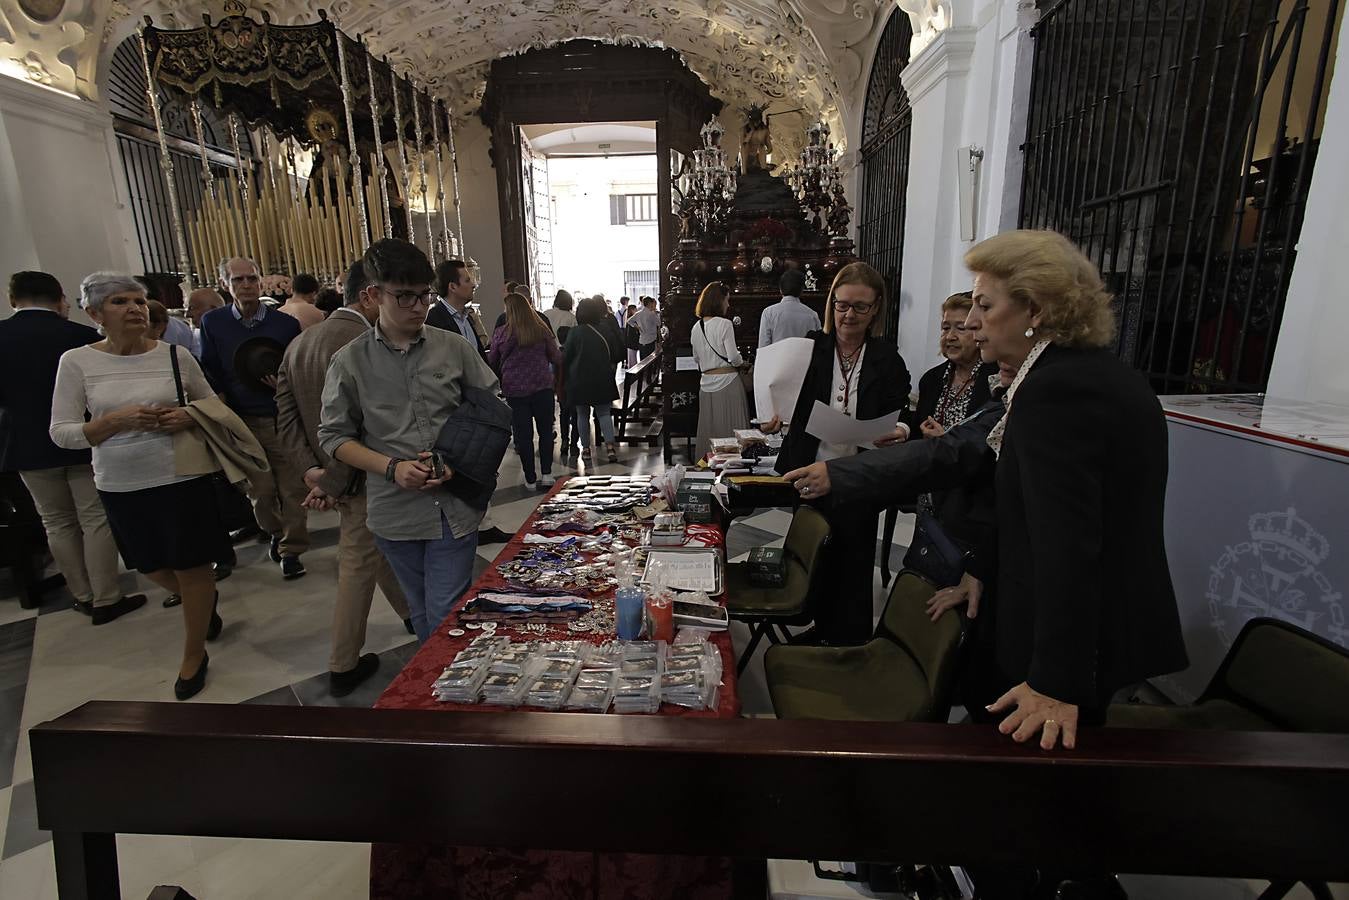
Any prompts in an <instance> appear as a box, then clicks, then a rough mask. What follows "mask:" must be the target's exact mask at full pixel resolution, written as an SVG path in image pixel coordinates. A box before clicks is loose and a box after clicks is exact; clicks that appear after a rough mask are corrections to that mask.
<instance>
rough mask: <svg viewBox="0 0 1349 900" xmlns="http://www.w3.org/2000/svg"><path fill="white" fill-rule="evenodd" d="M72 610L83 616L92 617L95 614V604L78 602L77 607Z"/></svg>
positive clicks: (87, 601) (76, 602)
mask: <svg viewBox="0 0 1349 900" xmlns="http://www.w3.org/2000/svg"><path fill="white" fill-rule="evenodd" d="M71 609H73V610H75V612H77V613H79V614H80V615H82V616H92V615H93V614H94V604H93V602H92V601H89V600H76V601H75V605H74V606H73V607H71Z"/></svg>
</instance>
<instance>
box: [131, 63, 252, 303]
mask: <svg viewBox="0 0 1349 900" xmlns="http://www.w3.org/2000/svg"><path fill="white" fill-rule="evenodd" d="M108 102H109V105H110V107H111V109H112V113H113V130H114V131H116V132H117V149H118V153H119V156H120V157H121V160H122V170H123V171H124V172H125V174H126V180H127V191H128V195H129V196H130V198H131V211H132V218H133V219H134V220H135V224H136V239H137V242H138V244H139V246H140V251H141V264H142V265H143V266H144V267H145V271H146V272H177V271H178V252H177V249H176V245H175V243H174V239H173V224H172V220H171V217H170V214H169V199H168V193H167V191H166V189H165V185H164V173H163V171H162V169H161V168H160V158H159V145H158V143H157V142H156V141H155V139H154V121H153V118H152V116H151V113H150V105H149V101H148V99H147V98H146V94H145V69H144V68H143V65H142V62H141V56H140V44H139V38H137V37H135V36H132V37H129V38H127V39H126V40H124V41H123V42H122V43H121V44H120V45H119V46H118V48H117V50H116V51H114V52H113V56H112V60H111V62H110V64H109V68H108ZM159 104H160V109H161V112H162V115H163V120H164V133H165V134H166V135H168V136H169V138H170V143H171V149H170V151H169V155H170V156H171V157H172V159H173V174H174V183H175V184H176V185H177V194H178V202H179V203H180V204H181V209H182V211H183V213H184V215H186V214H187V213H188V212H192V211H196V210H198V209H200V208H201V205H202V197H203V196H204V194H205V184H204V180H203V178H202V174H201V156H200V154H199V153H197V152H196V149H195V148H196V135H195V133H194V130H193V127H192V119H191V115H190V113H189V111H188V108H187V106H185V105H184V104H183V103H181V102H180V101H179V100H178V99H177V98H175V97H173V96H171V95H170V94H167V93H166V92H164V91H162V90H161V91H160V92H159ZM228 127H229V126H228V125H227V124H226V122H225V121H223V120H222V119H221V117H220V116H219V115H217V114H216V112H215V110H213V109H212V108H211V107H210V106H209V105H207V104H203V105H202V135H203V137H204V138H205V139H206V146H207V148H208V150H209V151H211V162H210V167H211V171H212V172H213V173H214V174H215V177H216V178H217V179H226V178H228V177H229V173H230V172H232V171H235V167H234V166H233V165H229V164H227V163H225V162H224V161H223V160H222V157H228V158H230V159H232V158H233V154H234V151H233V149H231V148H229V146H228V145H229V132H228V130H227V129H228ZM239 149H240V152H242V153H243V154H244V156H245V158H246V159H252V155H253V152H252V151H253V148H252V141H251V138H250V136H249V134H248V132H247V130H246V129H240V131H239ZM199 275H200V276H203V277H207V278H209V277H210V273H199Z"/></svg>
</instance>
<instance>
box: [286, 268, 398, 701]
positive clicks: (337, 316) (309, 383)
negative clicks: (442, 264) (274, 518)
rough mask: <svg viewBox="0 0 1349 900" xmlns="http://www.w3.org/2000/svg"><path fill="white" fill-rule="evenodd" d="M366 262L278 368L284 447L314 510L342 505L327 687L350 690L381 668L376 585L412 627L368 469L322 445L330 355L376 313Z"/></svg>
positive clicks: (365, 326) (368, 325) (365, 327)
mask: <svg viewBox="0 0 1349 900" xmlns="http://www.w3.org/2000/svg"><path fill="white" fill-rule="evenodd" d="M368 284H369V282H368V281H367V280H366V277H365V266H364V263H363V262H362V261H360V260H357V261H356V262H355V264H353V265H352V267H351V269H350V270H349V271H348V272H347V277H346V279H345V281H344V282H343V293H344V295H345V297H344V299H345V301H346V305H345V306H344V307H343V308H341V309H339V310H336V311H335V312H333V314H332V315H331V316H329V317H328V318H326V319H324V320H323V321H322V322H319V323H318V324H317V325H314V326H312V327H311V328H308V329H306V330H305V331H304V332H302V333H301V334H300V336H299V337H297V338H296V339H295V340H293V341H291V343H290V346H288V347H287V348H286V355H285V357H284V358H283V359H282V361H281V368H280V369H278V370H277V374H276V381H277V384H276V407H277V433H278V436H279V437H280V439H281V443H282V446H283V447H284V448H285V450H286V454H287V455H288V456H289V457H290V458H291V459H293V460H295V461H296V468H297V469H303V470H304V481H305V485H306V486H307V487H308V488H309V495H308V496H307V497H306V498H305V501H304V505H305V506H306V507H307V508H309V509H327V508H330V507H332V506H334V505H336V506H337V509H338V512H339V516H340V519H339V521H340V526H339V531H338V538H337V597H336V600H335V602H334V605H333V649H332V654H331V656H330V657H329V659H328V689H329V691H331V692H332V694H333V696H335V697H343V696H346V695H347V694H350V693H351V692H352V690H354V689H355V687H356V686H357V685H358V684H360V683H361V682H362V681H364V680H366V679H367V678H369V677H370V676H371V675H373V674H374V673H375V670H377V669H378V668H379V656H378V655H377V654H374V653H366V654H361V648H362V646H363V645H364V644H365V625H366V620H367V619H369V617H370V601H371V599H372V598H373V597H374V594H375V585H376V584H378V585H379V589H380V590H381V591H383V592H384V597H385V599H386V600H388V601H389V605H390V606H392V607H393V610H394V612H395V613H397V614H398V618H400V619H402V620H403V623H404V627H407V628H408V630H409V631H411V630H412V629H411V627H410V625H411V619H410V617H409V613H408V604H407V598H406V597H405V596H404V595H403V589H402V587H401V586H400V585H399V584H398V579H397V578H396V577H395V576H394V574H393V570H392V569H391V568H389V563H388V561H387V560H386V559H385V558H384V557H383V556H382V555H381V554H380V552H379V548H378V547H376V546H375V536H374V535H373V534H371V533H370V529H369V527H368V526H367V525H366V518H365V512H366V507H365V478H364V477H363V475H364V473H362V472H359V471H357V470H355V469H352V468H351V467H350V466H348V465H346V464H345V463H341V462H338V461H337V460H335V459H333V458H331V457H330V456H328V454H326V453H324V452H323V448H322V447H320V446H319V439H318V427H319V419H320V417H321V415H322V412H323V382H324V376H325V375H326V374H327V372H328V363H330V362H331V361H332V358H333V355H334V354H336V353H337V351H338V350H341V349H342V348H343V347H345V346H346V345H347V344H349V343H351V342H352V341H353V340H355V339H356V338H358V337H360V336H362V335H364V334H365V333H366V332H368V331H369V330H370V328H371V326H373V325H374V323H375V321H377V320H378V318H379V301H378V299H376V298H373V297H371V296H370V295H369V293H368V292H367V291H366V287H367V286H368Z"/></svg>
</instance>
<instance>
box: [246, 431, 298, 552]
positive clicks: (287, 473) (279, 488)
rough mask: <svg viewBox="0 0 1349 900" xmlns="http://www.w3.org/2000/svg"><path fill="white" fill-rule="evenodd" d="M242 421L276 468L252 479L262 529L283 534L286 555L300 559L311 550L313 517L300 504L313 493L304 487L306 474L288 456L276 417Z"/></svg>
mask: <svg viewBox="0 0 1349 900" xmlns="http://www.w3.org/2000/svg"><path fill="white" fill-rule="evenodd" d="M240 418H241V419H243V420H244V424H246V425H247V426H248V429H249V430H250V431H252V432H253V436H254V437H256V438H257V439H258V443H259V444H261V445H262V450H263V452H264V453H266V454H267V462H268V463H270V464H271V467H272V470H271V471H270V472H263V473H262V474H261V475H258V476H256V477H254V478H250V479H249V480H248V496H249V498H250V499H251V500H252V501H253V515H254V517H256V518H257V520H258V527H259V528H261V529H262V530H263V531H265V532H267V533H268V534H271V535H280V537H281V555H282V556H299V555H300V554H301V553H304V552H305V551H306V550H308V549H309V519H308V515H309V514H308V511H307V510H306V509H305V508H304V507H303V506H301V505H300V504H301V503H303V502H304V498H305V496H306V495H307V494H308V493H309V491H308V490H307V489H306V488H305V486H304V472H302V471H300V470H298V469H297V468H296V464H295V461H294V460H292V459H291V458H290V457H289V456H288V455H287V454H286V448H285V447H284V446H283V445H282V443H281V439H280V437H278V436H277V433H276V419H275V418H274V417H272V416H240Z"/></svg>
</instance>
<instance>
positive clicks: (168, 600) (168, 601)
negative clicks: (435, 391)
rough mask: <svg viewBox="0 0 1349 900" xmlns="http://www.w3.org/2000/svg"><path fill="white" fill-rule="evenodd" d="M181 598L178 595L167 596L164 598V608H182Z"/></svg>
mask: <svg viewBox="0 0 1349 900" xmlns="http://www.w3.org/2000/svg"><path fill="white" fill-rule="evenodd" d="M182 605H183V598H182V597H181V596H180V595H178V594H169V595H168V596H167V597H165V598H164V608H165V609H173V608H174V607H175V606H182Z"/></svg>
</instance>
